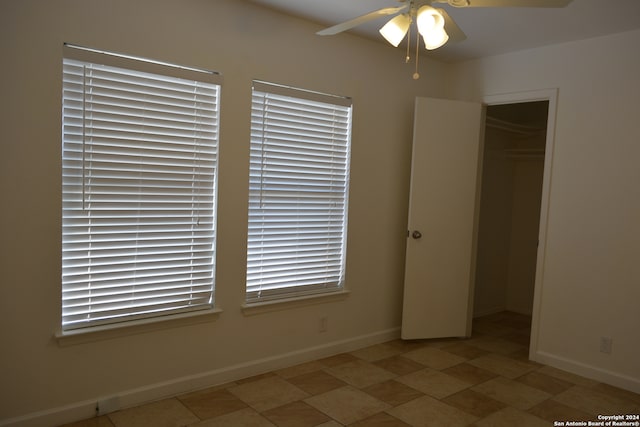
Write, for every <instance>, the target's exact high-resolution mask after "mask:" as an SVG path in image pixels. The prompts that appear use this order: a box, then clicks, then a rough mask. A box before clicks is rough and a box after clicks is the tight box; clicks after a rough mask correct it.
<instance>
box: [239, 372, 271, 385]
mask: <svg viewBox="0 0 640 427" xmlns="http://www.w3.org/2000/svg"><path fill="white" fill-rule="evenodd" d="M273 376H275V373H274V372H266V373H264V374H259V375H254V376H252V377H247V378H242V379H240V380H237V381H236V384H237V385H240V384H247V383H251V382H254V381H258V380H262V379H265V378H269V377H273Z"/></svg>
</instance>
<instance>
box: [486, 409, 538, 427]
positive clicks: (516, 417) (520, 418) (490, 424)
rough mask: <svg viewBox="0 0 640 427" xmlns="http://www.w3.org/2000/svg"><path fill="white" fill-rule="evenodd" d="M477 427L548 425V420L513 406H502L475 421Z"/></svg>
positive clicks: (532, 426)
mask: <svg viewBox="0 0 640 427" xmlns="http://www.w3.org/2000/svg"><path fill="white" fill-rule="evenodd" d="M476 424H477V425H478V427H514V426H517V427H549V422H548V421H546V420H543V419H541V418H538V417H536V416H535V415H531V414H527V413H526V412H522V411H519V410H517V409H515V408H504V409H502V410H500V411H498V412H494V413H493V414H491V415H489V416H488V417H486V418H484V419H482V420H480V421H478V422H477V423H476Z"/></svg>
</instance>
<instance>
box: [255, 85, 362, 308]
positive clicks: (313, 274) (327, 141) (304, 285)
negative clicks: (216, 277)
mask: <svg viewBox="0 0 640 427" xmlns="http://www.w3.org/2000/svg"><path fill="white" fill-rule="evenodd" d="M350 137H351V101H350V99H347V98H341V97H334V96H329V95H322V94H318V93H315V92H308V91H303V90H298V89H292V88H288V87H282V86H276V85H271V84H268V83H264V82H254V87H253V97H252V109H251V166H250V178H249V181H250V184H249V185H250V187H249V230H248V250H247V258H248V259H247V289H246V299H247V302H248V303H251V302H257V301H264V300H270V299H280V298H291V297H298V296H303V295H308V294H315V293H320V292H328V291H335V290H338V289H341V288H342V287H343V284H344V266H345V252H346V225H347V200H348V197H347V196H348V188H349V158H350Z"/></svg>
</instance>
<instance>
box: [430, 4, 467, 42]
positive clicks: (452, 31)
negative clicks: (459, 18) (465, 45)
mask: <svg viewBox="0 0 640 427" xmlns="http://www.w3.org/2000/svg"><path fill="white" fill-rule="evenodd" d="M436 10H437V11H438V12H440V14H441V15H442V17H443V18H444V30H445V31H446V32H447V34H448V35H449V40H450V41H452V42H461V41H462V40H465V39H466V38H467V35H466V34H465V33H464V32H463V31H462V30H461V29H460V27H458V24H456V21H454V20H453V19H452V18H451V17H450V16H449V14H448V13H447V11H446V10H444V9H436Z"/></svg>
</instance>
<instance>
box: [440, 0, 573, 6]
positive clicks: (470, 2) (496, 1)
mask: <svg viewBox="0 0 640 427" xmlns="http://www.w3.org/2000/svg"><path fill="white" fill-rule="evenodd" d="M572 1H573V0H434V3H447V4H450V5H451V6H455V7H566V6H567V5H568V4H569V3H571V2H572Z"/></svg>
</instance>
